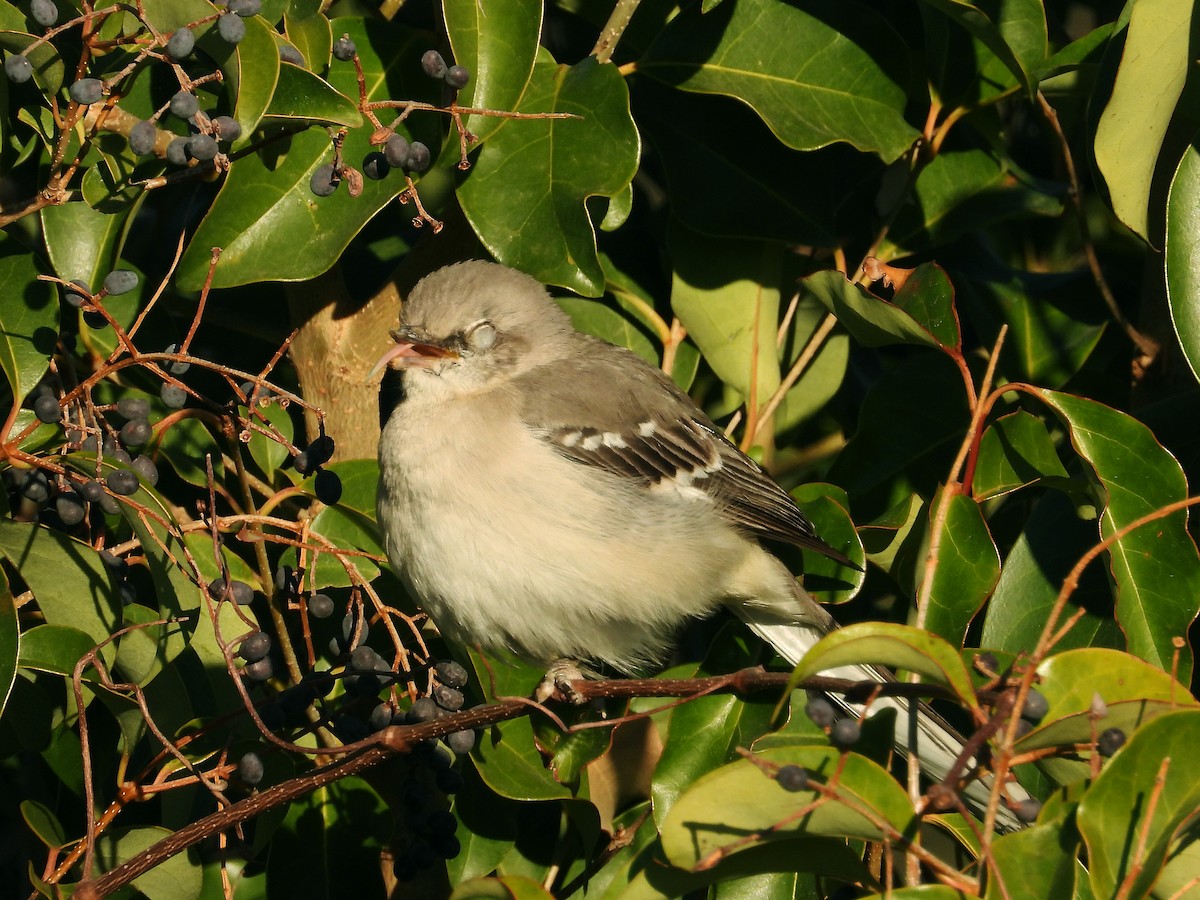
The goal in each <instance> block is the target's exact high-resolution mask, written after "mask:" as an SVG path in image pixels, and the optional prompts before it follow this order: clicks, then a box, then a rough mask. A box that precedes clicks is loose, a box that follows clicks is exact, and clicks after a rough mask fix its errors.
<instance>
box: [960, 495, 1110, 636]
mask: <svg viewBox="0 0 1200 900" xmlns="http://www.w3.org/2000/svg"><path fill="white" fill-rule="evenodd" d="M1092 518H1094V516H1093V517H1092ZM1095 542H1096V526H1095V524H1094V523H1093V522H1092V521H1085V520H1083V517H1082V515H1081V513H1080V511H1079V510H1077V509H1076V507H1075V505H1074V504H1073V503H1072V501H1071V500H1070V499H1069V498H1068V497H1067V496H1065V495H1063V494H1060V493H1058V492H1051V493H1048V494H1046V495H1045V496H1044V497H1043V498H1042V499H1041V500H1040V501H1038V503H1037V505H1036V506H1035V507H1034V509H1033V512H1032V514H1030V515H1029V517H1028V518H1027V519H1026V520H1025V523H1024V530H1023V531H1022V532H1021V535H1020V537H1019V538H1018V539H1017V542H1016V543H1015V544H1014V545H1013V548H1012V550H1010V551H1009V554H1008V557H1007V558H1006V559H1005V560H1004V565H1003V567H1002V568H1001V570H1000V581H999V583H998V584H997V585H996V590H995V591H994V592H993V593H992V599H991V601H990V602H989V603H988V608H987V611H986V612H985V614H984V622H983V634H982V637H981V638H980V644H981V646H984V647H991V648H994V649H997V650H1005V651H1008V652H1011V653H1021V652H1028V650H1029V648H1030V647H1033V646H1035V645H1036V644H1037V642H1038V638H1039V636H1040V635H1041V633H1042V629H1044V628H1045V627H1046V619H1047V617H1048V616H1049V615H1050V610H1051V608H1052V607H1053V606H1054V602H1055V599H1056V598H1057V596H1058V591H1059V588H1060V587H1061V586H1062V582H1063V578H1065V577H1066V575H1067V573H1068V572H1070V571H1071V567H1072V566H1074V565H1075V563H1076V562H1077V561H1078V560H1079V557H1080V555H1081V554H1083V553H1084V552H1085V551H1086V550H1087V549H1088V548H1089V547H1091V546H1092V545H1093V544H1094V543H1095ZM1111 607H1112V590H1111V588H1110V587H1109V584H1108V579H1107V578H1106V577H1105V573H1104V572H1103V571H1102V570H1101V567H1100V566H1096V565H1093V566H1091V567H1089V568H1088V569H1087V570H1085V571H1084V574H1083V578H1082V579H1081V580H1080V584H1079V587H1078V589H1076V591H1075V593H1074V595H1073V596H1072V605H1071V607H1070V610H1071V611H1072V612H1073V611H1074V610H1077V609H1083V610H1084V611H1085V614H1084V617H1083V619H1082V620H1081V621H1079V622H1078V623H1076V625H1075V627H1074V628H1072V629H1071V630H1070V631H1069V632H1067V634H1066V635H1065V636H1064V637H1063V639H1062V640H1061V641H1060V642H1059V644H1058V649H1059V650H1066V649H1070V648H1072V647H1086V646H1088V645H1094V646H1101V647H1115V648H1120V647H1123V646H1124V643H1125V638H1124V636H1123V635H1122V634H1121V631H1120V629H1119V628H1118V627H1117V625H1116V623H1115V622H1114V621H1113V619H1112V616H1111V612H1110V610H1111Z"/></svg>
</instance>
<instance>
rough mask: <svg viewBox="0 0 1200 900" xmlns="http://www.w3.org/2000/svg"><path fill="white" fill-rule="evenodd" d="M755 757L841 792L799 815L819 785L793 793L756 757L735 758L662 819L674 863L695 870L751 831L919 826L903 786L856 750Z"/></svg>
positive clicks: (860, 832)
mask: <svg viewBox="0 0 1200 900" xmlns="http://www.w3.org/2000/svg"><path fill="white" fill-rule="evenodd" d="M756 756H757V758H758V760H759V761H760V762H766V763H774V764H776V765H780V766H782V765H797V766H802V767H804V768H805V769H807V770H808V772H809V778H810V779H815V780H816V781H818V782H823V783H825V784H829V785H834V784H836V787H837V797H836V798H835V799H831V800H829V801H827V802H825V803H823V804H821V805H820V806H818V807H816V808H815V809H813V810H811V812H810V813H809V814H808V815H806V816H805V817H803V818H802V819H796V818H795V813H796V812H798V811H799V810H801V809H803V808H805V807H806V806H807V805H808V804H811V803H812V802H813V801H814V800H815V799H816V798H817V794H816V792H815V791H799V792H796V793H791V792H788V791H785V790H784V789H783V788H781V787H780V786H779V785H778V784H776V783H775V781H774V780H773V779H771V778H770V777H768V776H767V775H766V774H765V773H764V772H763V771H762V770H761V769H759V768H758V767H757V766H755V765H753V764H752V763H750V762H749V761H747V760H739V761H738V762H735V763H731V764H729V765H727V766H724V767H722V768H720V769H717V771H715V772H710V773H709V774H707V775H705V776H704V777H702V778H701V779H699V780H698V781H697V782H695V783H694V784H693V785H692V786H691V787H690V788H689V789H688V790H687V791H685V792H684V794H683V795H682V796H681V797H680V798H679V799H678V801H676V803H675V806H674V807H672V809H671V812H670V814H669V815H668V816H667V818H666V820H665V821H664V822H663V823H662V827H661V834H662V844H663V849H664V850H665V851H666V854H667V857H668V859H670V860H671V862H672V863H673V864H675V865H677V866H680V867H682V868H685V869H690V868H692V867H694V866H695V865H697V864H698V863H700V862H702V861H704V860H707V859H709V858H711V857H712V856H713V855H714V854H715V853H716V852H717V851H719V850H722V849H724V848H728V849H733V847H732V846H731V845H733V844H735V843H736V842H737V841H738V840H739V839H740V838H742V837H744V836H747V835H750V834H762V835H763V840H764V841H774V840H782V839H785V838H787V837H789V836H792V835H793V834H794V833H795V832H797V831H801V832H803V833H804V834H806V835H812V836H816V835H826V836H833V837H849V838H858V839H861V840H868V841H871V840H879V839H880V838H881V837H882V835H883V831H882V829H881V828H880V827H879V824H878V823H881V822H883V823H887V825H889V826H890V827H891V828H893V829H895V830H896V831H898V832H901V833H905V832H908V831H910V829H912V828H913V827H914V825H915V823H914V821H913V809H912V805H911V803H910V802H909V800H908V797H907V796H906V795H905V793H904V789H903V788H901V787H900V785H899V784H897V783H896V780H895V779H894V778H892V776H891V775H889V774H888V772H887V771H886V770H885V769H883V768H881V767H880V766H878V765H876V764H875V763H873V762H871V761H870V760H868V759H867V758H866V757H863V756H859V755H858V754H857V753H846V754H841V753H839V752H838V751H837V750H835V749H833V748H832V747H786V748H784V747H780V748H777V749H773V750H767V751H765V752H763V753H759V754H756ZM835 773H836V780H835Z"/></svg>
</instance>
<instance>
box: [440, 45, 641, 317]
mask: <svg viewBox="0 0 1200 900" xmlns="http://www.w3.org/2000/svg"><path fill="white" fill-rule="evenodd" d="M518 111H519V112H521V113H542V112H558V113H570V114H572V115H573V116H576V117H577V118H571V119H528V120H513V121H511V122H509V123H508V124H507V125H506V126H505V127H504V128H502V129H500V130H499V131H497V132H496V133H495V134H494V135H493V136H492V138H491V139H490V140H488V141H487V142H486V143H485V144H484V145H483V148H482V149H481V150H480V152H479V157H478V159H477V160H476V162H475V165H474V168H473V169H472V170H471V172H470V173H469V174H468V175H467V177H466V179H465V180H464V181H463V182H462V184H461V185H460V186H459V188H458V199H459V202H460V203H461V204H462V208H463V212H464V213H465V214H466V216H467V219H468V221H469V222H470V223H471V227H472V228H474V229H475V233H476V234H477V235H479V239H480V240H481V241H482V242H483V245H484V246H485V247H486V248H487V249H488V251H489V252H490V253H491V254H492V255H493V256H494V257H495V258H496V259H497V260H499V261H500V262H502V263H504V264H505V265H508V266H512V267H513V268H516V269H520V270H522V271H524V272H528V273H529V274H530V275H533V276H535V277H536V278H538V279H539V280H541V281H543V282H545V283H547V284H557V285H561V286H563V287H567V288H570V289H571V290H573V291H575V292H576V293H579V294H583V295H584V296H589V297H598V296H600V294H602V293H603V292H604V272H603V269H602V267H601V265H600V260H599V258H598V257H597V253H596V235H595V229H594V227H593V222H592V219H591V217H590V216H589V212H588V206H587V204H586V201H587V200H588V198H590V197H614V196H616V195H618V194H620V193H621V192H622V191H624V190H625V187H626V186H627V185H628V184H629V182H630V181H631V180H632V178H633V175H634V173H635V172H636V171H637V165H638V155H639V150H640V142H639V139H638V134H637V129H636V128H635V127H634V124H633V119H632V117H631V116H630V113H629V91H628V89H627V87H626V85H625V80H624V79H623V78H622V77H621V74H620V72H618V71H617V68H616V67H615V66H613V65H601V64H599V63H597V62H596V60H595V58H594V57H588V58H587V59H585V60H583V61H582V62H580V63H578V64H576V65H574V66H558V65H555V64H554V63H552V62H550V61H549V60H548V58H547V57H546V56H543V57H542V58H540V59H539V61H538V63H537V65H536V66H535V67H534V70H533V77H532V79H531V80H530V82H529V87H528V88H527V89H526V91H525V94H524V96H523V97H522V98H521V103H520V106H519V108H518ZM597 146H603V147H604V148H605V152H604V153H603V154H602V155H600V156H597V154H596V153H595V148H596V147H597Z"/></svg>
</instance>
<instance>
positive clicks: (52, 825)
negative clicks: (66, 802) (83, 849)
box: [21, 800, 67, 849]
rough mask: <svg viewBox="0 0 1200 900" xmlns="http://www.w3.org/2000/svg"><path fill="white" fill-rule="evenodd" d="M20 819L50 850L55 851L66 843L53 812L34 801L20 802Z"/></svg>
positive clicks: (60, 825)
mask: <svg viewBox="0 0 1200 900" xmlns="http://www.w3.org/2000/svg"><path fill="white" fill-rule="evenodd" d="M21 818H22V819H24V820H25V825H26V826H27V827H28V828H29V830H30V831H32V832H33V833H34V834H35V835H37V838H38V840H40V841H41V842H42V843H43V844H45V845H46V846H47V847H48V848H50V849H57V848H59V847H61V846H63V845H64V844H66V842H67V833H66V832H65V831H64V830H63V827H62V823H61V822H59V821H58V817H57V816H55V815H54V812H53V810H51V809H50V808H49V807H47V806H45V805H44V804H41V803H38V802H37V801H36V800H23V801H21Z"/></svg>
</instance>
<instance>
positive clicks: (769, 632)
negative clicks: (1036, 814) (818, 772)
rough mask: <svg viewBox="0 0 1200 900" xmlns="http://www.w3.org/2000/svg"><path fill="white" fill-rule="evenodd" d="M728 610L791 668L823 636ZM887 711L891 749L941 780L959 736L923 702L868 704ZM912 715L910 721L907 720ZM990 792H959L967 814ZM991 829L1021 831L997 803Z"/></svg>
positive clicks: (1018, 792)
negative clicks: (892, 717)
mask: <svg viewBox="0 0 1200 900" xmlns="http://www.w3.org/2000/svg"><path fill="white" fill-rule="evenodd" d="M732 611H733V612H734V613H736V614H737V615H738V616H739V618H741V619H742V620H743V621H744V622H745V623H746V624H747V625H748V626H750V629H751V630H752V631H753V632H754V633H755V634H757V635H758V636H759V637H761V638H762V639H763V640H765V641H767V642H768V643H769V644H771V645H772V646H773V647H774V648H775V649H776V651H778V653H779V655H780V656H782V657H783V658H784V659H786V660H787V661H788V662H789V663H791V664H792V665H793V666H794V665H796V664H797V663H798V662H799V661H800V658H801V657H802V656H804V654H805V653H807V652H808V651H809V650H810V649H812V647H813V645H814V644H816V643H817V641H819V640H820V639H821V637H822V636H823V635H822V633H821V632H820V631H819V630H818V629H816V628H814V627H812V626H811V625H806V624H799V623H788V622H780V621H778V620H777V619H776V620H774V621H764V620H763V619H764V617H763V616H762V615H761V612H759V614H758V615H756V610H755V608H754V607H753V606H734V607H732ZM821 674H822V675H825V676H828V677H830V678H845V679H849V680H853V681H883V680H884V679H885V678H886V675H885V674H884V673H882V672H881V671H879V670H877V669H873V668H871V667H869V666H840V667H838V668H835V669H829V670H827V671H824V672H822V673H821ZM831 699H832V700H834V701H835V702H836V703H837V704H838V705H839V706H841V707H843V708H844V709H845V710H847V711H848V712H851V713H853V714H854V715H858V714H859V713H860V712H861V711H862V707H861V706H859V705H856V704H853V703H847V702H846V701H845V699H844V698H842V697H839V696H833V697H831ZM887 708H890V709H895V710H896V747H897V748H898V749H900V750H901V751H902V752H907V751H908V750H909V749H912V750H914V751H915V752H916V755H917V757H918V759H920V761H921V771H922V772H924V773H925V775H926V776H927V777H928V778H931V779H933V780H936V781H941V780H942V779H943V778H944V777H945V776H946V773H948V772H949V771H950V769H951V768H952V767H953V765H954V762H955V761H956V760H957V759H958V756H959V754H960V753H961V752H962V749H963V738H962V737H961V735H959V734H958V733H957V732H955V730H954V729H953V728H952V727H950V725H949V724H947V723H946V722H945V721H944V720H943V719H942V718H941V717H940V716H938V715H937V714H936V713H935V712H933V710H931V709H930V708H929V707H928V706H926V705H925V704H923V703H918V704H915V705H913V704H910V703H909V702H908V701H906V700H903V699H901V698H898V697H878V698H876V699H875V700H874V701H873V702H872V703H871V709H872V711H875V710H877V709H887ZM914 717H915V720H916V721H915V722H913V721H912V720H913V718H914ZM914 737H915V742H914V740H913V738H914ZM914 743H915V746H912V745H913V744H914ZM991 790H992V780H991V779H990V778H987V779H983V780H977V781H973V782H972V783H971V784H970V785H969V786H968V787H967V789H966V790H965V791H964V796H963V800H964V802H965V803H966V804H967V806H968V807H969V808H970V809H971V810H972V811H974V812H975V813H976V814H977V815H979V816H981V817H982V816H983V813H984V811H985V810H986V809H987V806H988V802H989V800H990V795H991ZM1007 793H1008V795H1009V797H1010V798H1011V799H1012V800H1014V801H1019V800H1023V799H1026V798H1028V796H1029V795H1028V794H1027V793H1026V792H1025V790H1024V789H1023V788H1021V786H1020V785H1019V784H1016V783H1015V782H1013V783H1011V784H1010V785H1008V787H1007ZM996 827H997V828H998V829H999V830H1001V831H1014V830H1016V829H1018V828H1020V827H1021V822H1020V820H1019V819H1017V817H1016V816H1015V815H1014V814H1013V812H1012V810H1010V809H1009V808H1008V807H1006V806H1005V805H1004V804H1003V803H1001V805H1000V809H999V810H998V812H997V814H996Z"/></svg>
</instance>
